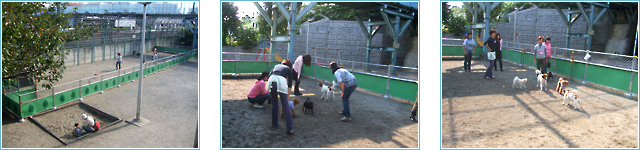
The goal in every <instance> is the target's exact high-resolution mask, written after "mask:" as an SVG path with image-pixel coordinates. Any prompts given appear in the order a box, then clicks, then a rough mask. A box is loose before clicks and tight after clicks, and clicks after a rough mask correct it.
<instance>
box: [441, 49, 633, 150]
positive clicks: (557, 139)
mask: <svg viewBox="0 0 640 150" xmlns="http://www.w3.org/2000/svg"><path fill="white" fill-rule="evenodd" d="M472 62H473V64H472V67H471V68H472V72H464V71H463V68H462V64H463V61H462V60H443V61H442V109H441V110H442V132H441V136H442V147H443V148H638V101H637V99H630V98H627V97H625V96H623V95H618V94H614V93H612V92H607V91H604V90H601V89H597V88H594V87H590V86H587V85H584V84H581V83H576V82H575V81H571V82H570V84H569V87H568V89H570V90H577V91H578V92H579V96H580V97H581V99H582V104H583V105H584V106H583V108H582V109H580V107H578V109H576V110H574V109H573V108H574V104H573V102H569V101H568V100H567V102H566V103H565V104H567V103H568V105H562V99H563V97H562V96H561V95H560V94H558V93H557V92H555V85H556V84H557V80H558V77H557V76H556V78H555V79H554V81H549V82H548V85H549V87H548V88H549V89H548V90H542V91H541V90H540V88H536V85H535V80H536V79H535V72H534V70H533V69H528V68H524V67H520V66H517V65H514V64H511V63H506V62H504V66H503V67H504V70H505V71H504V72H501V71H497V72H495V71H494V73H493V75H494V76H495V78H492V79H484V78H483V74H484V72H485V70H486V67H485V66H487V67H488V65H489V63H488V60H473V61H472ZM515 76H518V77H520V78H528V81H527V82H526V87H527V88H525V89H514V88H511V85H512V82H513V78H514V77H515Z"/></svg>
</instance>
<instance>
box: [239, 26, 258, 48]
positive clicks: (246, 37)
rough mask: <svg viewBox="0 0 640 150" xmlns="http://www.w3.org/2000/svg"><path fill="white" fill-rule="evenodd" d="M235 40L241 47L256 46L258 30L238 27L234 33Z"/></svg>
mask: <svg viewBox="0 0 640 150" xmlns="http://www.w3.org/2000/svg"><path fill="white" fill-rule="evenodd" d="M235 41H236V44H237V45H238V46H242V48H243V49H249V48H253V47H256V46H258V31H257V30H254V29H250V28H244V27H240V28H238V31H236V34H235Z"/></svg>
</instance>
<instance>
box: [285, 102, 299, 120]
mask: <svg viewBox="0 0 640 150" xmlns="http://www.w3.org/2000/svg"><path fill="white" fill-rule="evenodd" d="M292 103H293V105H292ZM298 104H300V100H299V99H298V98H293V99H291V100H289V107H290V108H287V109H290V110H291V116H293V117H295V116H296V111H295V110H294V109H293V106H296V105H298ZM284 109H285V108H280V118H284Z"/></svg>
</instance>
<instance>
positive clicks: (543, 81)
mask: <svg viewBox="0 0 640 150" xmlns="http://www.w3.org/2000/svg"><path fill="white" fill-rule="evenodd" d="M547 77H549V76H548V75H547V74H539V75H538V83H536V87H538V84H539V85H540V90H541V91H542V88H544V89H545V90H547Z"/></svg>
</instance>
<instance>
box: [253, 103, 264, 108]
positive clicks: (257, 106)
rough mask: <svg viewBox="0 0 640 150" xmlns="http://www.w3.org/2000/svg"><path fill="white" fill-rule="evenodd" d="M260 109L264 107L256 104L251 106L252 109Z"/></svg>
mask: <svg viewBox="0 0 640 150" xmlns="http://www.w3.org/2000/svg"><path fill="white" fill-rule="evenodd" d="M262 107H264V106H262V105H258V104H253V108H262Z"/></svg>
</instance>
